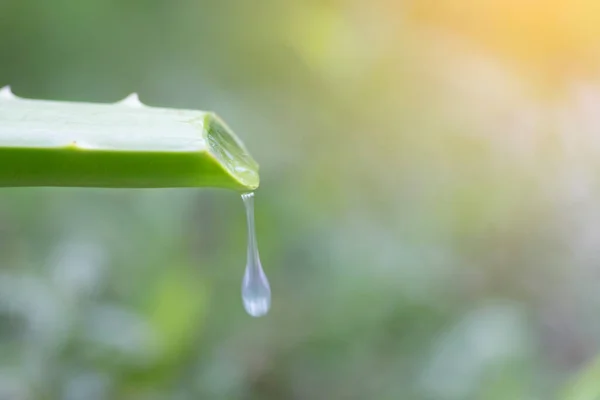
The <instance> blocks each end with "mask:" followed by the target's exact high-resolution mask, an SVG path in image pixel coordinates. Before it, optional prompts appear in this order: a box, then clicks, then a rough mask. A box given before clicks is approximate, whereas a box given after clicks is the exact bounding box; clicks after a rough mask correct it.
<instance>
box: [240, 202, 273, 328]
mask: <svg viewBox="0 0 600 400" xmlns="http://www.w3.org/2000/svg"><path fill="white" fill-rule="evenodd" d="M242 200H244V206H245V207H246V218H247V220H248V261H247V264H246V272H244V279H243V280H242V300H243V301H244V308H245V309H246V311H247V312H248V314H250V315H251V316H253V317H262V316H263V315H265V314H267V312H269V308H271V287H270V286H269V281H268V280H267V276H266V275H265V272H264V271H263V269H262V265H261V264H260V257H259V256H258V245H257V243H256V230H255V228H254V193H244V194H243V195H242Z"/></svg>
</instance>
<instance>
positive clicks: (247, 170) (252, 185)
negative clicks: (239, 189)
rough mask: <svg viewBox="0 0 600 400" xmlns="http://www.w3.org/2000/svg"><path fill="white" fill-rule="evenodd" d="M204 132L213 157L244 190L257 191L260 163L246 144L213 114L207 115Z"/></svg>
mask: <svg viewBox="0 0 600 400" xmlns="http://www.w3.org/2000/svg"><path fill="white" fill-rule="evenodd" d="M204 131H205V132H206V140H207V142H208V146H209V149H210V152H211V154H212V155H213V157H215V158H216V159H217V160H218V161H219V163H220V164H221V165H222V166H223V167H225V168H226V169H227V172H228V173H229V174H231V176H232V177H234V178H235V179H236V180H238V181H239V182H240V184H241V185H242V186H243V187H244V189H252V190H253V189H256V188H257V187H258V184H259V177H258V163H257V162H256V161H254V159H253V158H252V157H251V156H250V153H249V152H248V150H247V149H246V147H245V146H244V143H242V141H241V140H239V139H238V138H237V136H235V135H234V134H233V131H232V130H231V129H230V128H229V127H228V126H227V125H226V124H225V123H224V122H223V121H222V120H221V119H220V118H219V117H218V116H217V115H216V114H213V113H208V114H207V115H206V117H205V120H204Z"/></svg>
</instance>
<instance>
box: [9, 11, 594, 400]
mask: <svg viewBox="0 0 600 400" xmlns="http://www.w3.org/2000/svg"><path fill="white" fill-rule="evenodd" d="M599 60H600V3H598V2H597V0H593V1H592V0H570V1H566V0H565V1H563V0H546V1H541V0H531V1H527V2H523V1H517V0H504V1H500V0H490V1H485V2H484V1H472V0H464V1H458V0H457V1H451V0H436V1H433V0H421V1H418V0H407V1H402V2H400V1H395V0H354V1H342V0H338V1H333V0H332V1H316V0H313V1H293V2H292V1H281V0H278V1H276V0H259V1H242V0H204V1H196V0H170V1H167V0H145V1H142V0H46V1H39V0H37V1H36V0H0V87H1V86H3V85H7V84H10V85H11V86H12V88H13V90H14V92H15V93H16V94H17V95H19V96H23V97H31V98H40V99H54V100H72V101H91V102H114V101H117V100H119V99H121V98H124V97H125V96H126V95H127V94H129V93H131V92H139V94H140V97H141V99H142V101H144V102H145V103H147V104H150V105H154V106H168V107H181V108H192V109H203V110H214V111H216V112H217V113H219V114H220V115H221V116H222V117H223V118H224V119H225V120H226V121H227V122H228V123H229V125H231V126H232V127H233V129H234V130H235V131H236V132H237V133H238V135H239V136H240V137H241V138H242V139H243V140H244V141H245V143H246V145H247V146H248V147H249V149H250V151H251V152H252V154H253V155H254V156H255V158H256V159H257V160H258V161H259V163H260V164H261V178H262V182H261V188H260V189H259V190H258V192H257V198H256V212H257V215H256V221H257V233H258V242H259V246H260V251H261V256H262V261H263V265H264V267H265V270H266V272H267V275H268V276H269V278H270V281H271V288H272V291H273V308H272V311H271V313H270V314H269V315H268V316H267V317H266V318H262V319H253V318H250V317H249V316H248V315H246V314H245V312H244V310H243V307H242V305H241V299H240V283H241V278H242V274H243V268H244V265H245V219H244V212H243V207H242V202H241V200H240V198H239V196H237V195H236V194H235V193H233V192H227V191H218V190H187V189H186V190H93V189H85V190H84V189H2V190H0V399H2V400H5V399H6V400H21V399H23V400H28V399H36V400H37V399H65V400H80V399H81V400H102V399H117V400H121V399H123V400H146V399H148V400H154V399H174V400H187V399H248V400H255V399H257V400H258V399H264V400H270V399H289V400H296V399H298V400H300V399H314V400H318V399H328V400H330V399H373V400H388V399H390V400H392V399H394V400H396V399H399V400H413V399H414V400H421V399H422V400H438V399H439V400H462V399H474V400H477V399H481V400H504V399H507V400H538V399H539V400H551V399H562V398H568V399H576V400H594V399H596V400H597V399H599V398H600V397H598V394H599V393H600V388H599V386H600V368H598V367H588V366H589V365H600V364H594V363H595V361H594V360H595V355H596V354H597V353H598V348H599V346H600V318H599V316H600V290H599V289H600V264H599V263H600V203H599V201H598V200H599V199H600V179H598V171H599V169H598V163H599V162H598V160H599V156H600V85H598V80H597V78H598V73H597V71H599V69H598V67H599V66H600V63H599V62H598V61H599ZM579 376H583V378H579ZM578 379H582V380H580V381H578ZM573 382H580V383H573ZM569 386H571V387H572V391H571V392H565V390H569V389H565V388H566V387H569ZM564 396H567V397H564Z"/></svg>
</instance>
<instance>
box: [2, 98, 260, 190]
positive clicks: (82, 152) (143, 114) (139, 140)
mask: <svg viewBox="0 0 600 400" xmlns="http://www.w3.org/2000/svg"><path fill="white" fill-rule="evenodd" d="M258 184H259V175H258V164H257V163H256V161H254V159H253V158H252V156H250V154H249V152H248V150H247V149H246V147H245V146H244V144H243V143H242V141H241V140H240V139H238V138H237V136H235V134H234V133H233V132H232V131H231V129H229V128H228V127H227V125H226V124H225V123H224V122H223V121H222V120H221V119H220V118H219V117H218V116H217V115H215V114H214V113H211V112H204V111H192V110H178V109H167V108H157V107H148V106H145V105H143V104H142V103H141V102H139V100H138V98H137V95H135V94H133V95H131V96H129V97H127V98H126V99H125V100H123V101H121V102H118V103H114V104H92V103H74V102H72V103H70V102H55V101H42V100H29V99H23V98H19V97H16V96H14V95H13V94H12V92H11V91H10V88H8V87H5V88H4V89H1V90H0V187H10V186H77V187H106V188H165V187H205V186H210V187H220V188H228V189H234V190H240V191H247V190H253V189H256V188H257V187H258Z"/></svg>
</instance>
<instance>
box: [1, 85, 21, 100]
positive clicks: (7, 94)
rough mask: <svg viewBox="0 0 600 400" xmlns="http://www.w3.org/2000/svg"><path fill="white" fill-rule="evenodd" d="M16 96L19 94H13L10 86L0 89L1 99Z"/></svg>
mask: <svg viewBox="0 0 600 400" xmlns="http://www.w3.org/2000/svg"><path fill="white" fill-rule="evenodd" d="M15 97H17V96H15V95H14V94H13V92H12V90H11V89H10V86H4V87H3V88H1V89H0V99H6V100H10V99H14V98H15Z"/></svg>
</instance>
